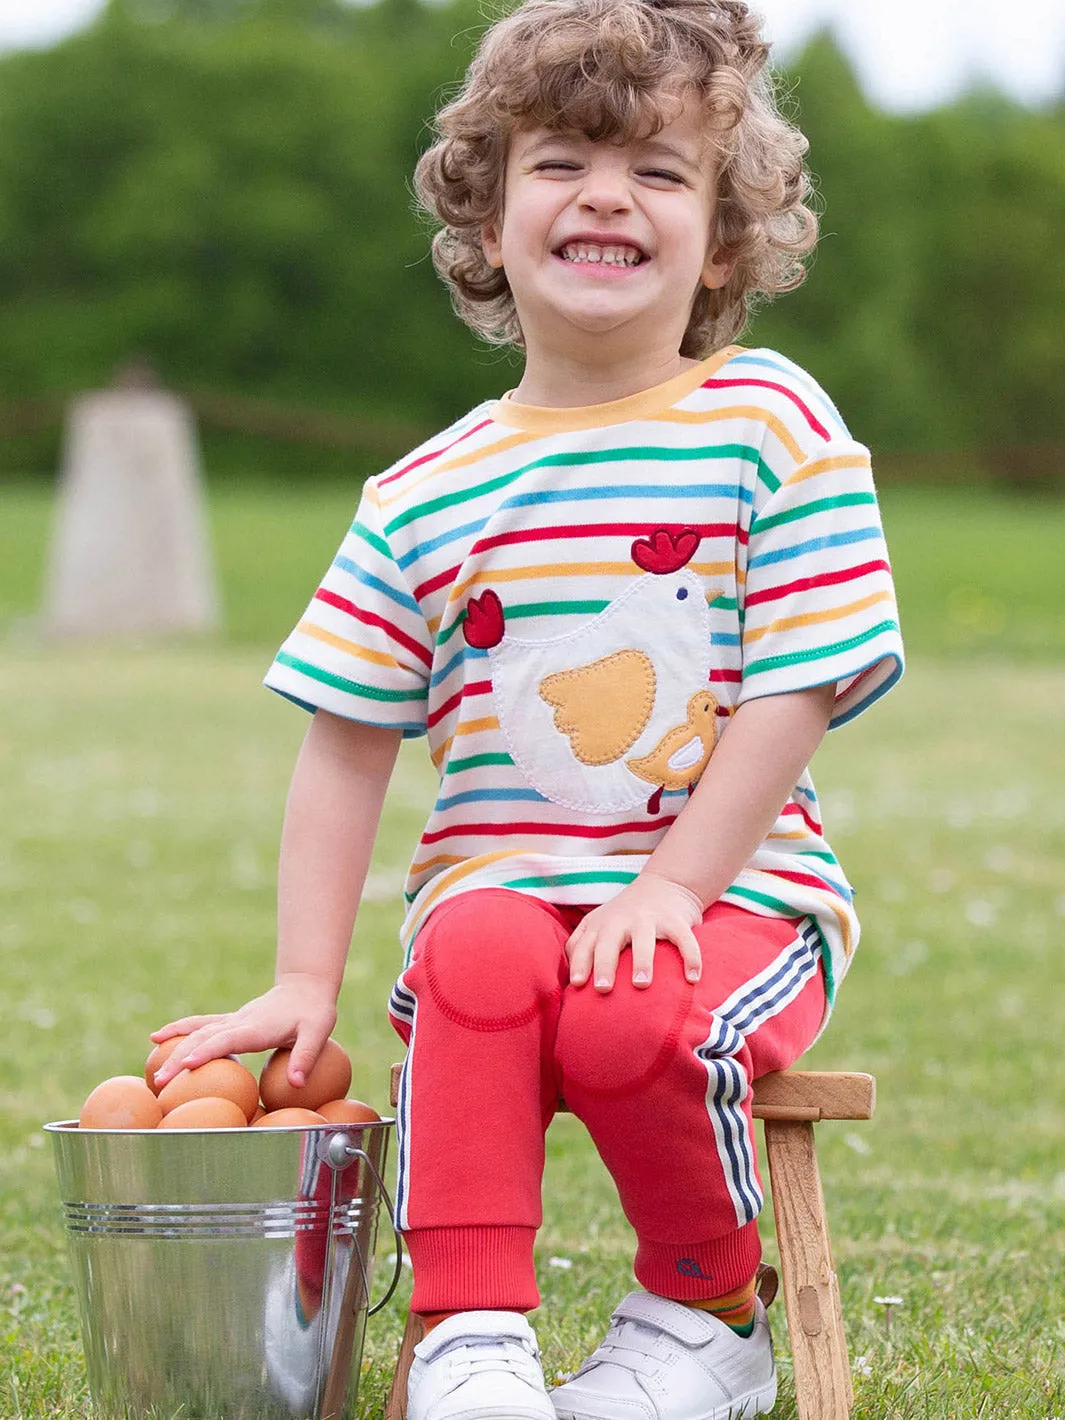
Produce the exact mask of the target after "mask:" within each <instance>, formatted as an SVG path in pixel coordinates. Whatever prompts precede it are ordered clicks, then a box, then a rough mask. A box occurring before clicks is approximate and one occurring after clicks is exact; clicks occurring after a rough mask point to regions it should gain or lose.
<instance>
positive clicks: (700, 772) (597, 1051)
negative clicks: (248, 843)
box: [155, 0, 902, 1420]
mask: <svg viewBox="0 0 1065 1420" xmlns="http://www.w3.org/2000/svg"><path fill="white" fill-rule="evenodd" d="M766 59H767V49H766V46H765V44H764V43H763V41H762V38H761V36H760V33H759V28H758V23H757V21H756V19H755V17H754V16H752V15H751V14H749V13H748V9H747V6H746V5H745V4H742V3H739V0H710V2H709V3H704V2H703V0H527V3H525V4H524V5H523V6H522V7H521V8H520V9H519V10H518V11H517V12H516V13H515V14H513V15H512V16H511V17H510V18H507V19H504V20H502V21H501V22H499V23H498V24H496V25H495V26H494V27H493V28H492V29H491V30H490V31H489V32H488V34H487V35H486V36H485V38H484V40H483V42H482V44H481V46H480V49H479V51H478V54H477V56H476V58H475V59H474V61H473V64H472V65H471V67H470V70H469V73H468V75H467V79H466V83H465V86H464V88H463V90H462V92H461V93H460V94H459V96H458V97H457V98H456V99H455V100H454V101H453V102H452V103H450V104H448V106H447V107H446V108H445V109H444V110H443V111H442V113H441V114H440V116H439V134H438V142H437V143H436V144H435V146H434V147H433V148H431V150H430V151H429V152H428V153H426V155H425V156H424V157H423V159H422V160H421V163H420V164H419V168H418V174H417V180H418V190H419V194H420V197H421V200H422V202H423V204H424V205H425V206H426V208H427V209H428V210H429V211H430V212H431V213H433V214H434V216H435V217H436V219H437V221H438V223H439V224H440V231H439V232H438V235H437V237H436V239H435V243H434V252H435V258H436V263H437V267H438V269H439V271H440V273H441V275H442V276H443V278H444V280H445V281H446V282H447V283H448V285H449V287H450V289H451V292H452V295H453V298H454V302H455V305H456V308H457V310H458V313H459V314H460V315H461V316H462V318H463V319H464V320H466V321H467V323H468V324H470V325H471V326H472V327H473V328H474V329H475V330H476V331H478V332H479V333H480V334H482V335H484V336H486V337H487V338H489V339H490V340H494V341H509V342H512V343H514V344H517V345H519V346H520V347H521V348H522V349H523V351H524V355H525V368H524V373H523V375H522V379H521V382H520V384H519V385H518V387H517V388H516V389H515V390H513V391H512V392H511V393H510V394H507V395H504V396H503V397H502V398H500V399H493V400H489V401H487V402H486V403H484V404H481V405H479V406H478V407H477V408H476V409H474V410H473V411H472V412H471V413H469V414H467V415H465V416H464V417H463V418H461V419H459V420H458V421H457V422H456V423H455V424H453V425H452V426H451V427H450V428H448V429H446V430H445V431H444V432H443V433H442V434H440V435H438V436H437V437H435V438H433V439H431V440H429V442H428V443H426V444H425V445H423V446H422V447H421V448H419V449H418V450H416V451H415V452H414V453H413V454H412V455H410V456H409V457H408V458H405V459H403V460H401V461H400V462H399V463H397V464H396V465H394V466H393V467H392V468H390V469H389V470H387V472H385V473H383V474H381V475H380V476H379V477H376V478H371V479H370V480H369V481H368V483H367V485H366V488H365V493H364V495H363V499H362V503H361V505H360V508H359V511H358V514H357V517H356V520H355V522H354V524H353V526H352V528H351V530H350V532H349V533H348V535H347V536H346V538H345V539H344V542H343V544H342V546H341V548H340V551H339V553H338V554H337V557H336V559H335V560H334V562H333V564H332V566H331V567H330V568H329V570H328V572H327V573H326V575H325V578H324V580H323V582H322V585H321V587H320V588H319V590H318V591H317V593H316V594H315V596H314V598H313V600H312V602H311V604H310V607H309V608H308V610H307V612H306V613H305V615H304V618H303V620H302V621H301V622H300V623H299V625H298V626H297V628H296V629H295V631H293V633H292V635H291V636H290V637H289V639H288V640H287V641H286V642H285V644H284V646H283V648H282V649H281V650H280V651H279V653H278V655H277V658H276V660H275V662H274V664H273V666H272V668H271V670H270V672H269V674H268V676H267V684H268V685H269V686H270V687H271V688H272V689H274V690H277V691H279V692H280V693H281V694H282V695H285V696H287V697H289V698H290V699H292V700H294V701H296V702H297V703H298V704H300V705H303V706H304V707H305V708H307V709H310V710H312V711H314V712H315V714H314V718H313V720H312V721H311V724H310V727H309V729H308V732H307V737H306V740H305V742H304V745H303V748H302V750H301V752H300V755H299V759H298V763H297V766H296V770H295V774H294V777H293V781H292V788H291V792H290V796H289V800H288V806H287V810H286V816H285V825H284V831H283V836H282V856H281V869H280V889H279V948H278V960H277V975H276V984H275V986H274V987H273V989H272V990H270V991H268V992H267V993H266V994H265V995H264V996H261V997H259V998H258V999H257V1000H254V1001H252V1002H250V1003H249V1004H248V1005H246V1006H244V1007H243V1008H242V1009H241V1010H239V1011H237V1012H235V1013H232V1014H229V1015H222V1016H215V1017H192V1018H187V1019H185V1020H183V1021H177V1022H174V1023H173V1024H172V1025H170V1026H168V1027H166V1028H165V1029H164V1030H162V1031H158V1032H156V1036H155V1038H156V1039H162V1038H165V1037H166V1036H167V1035H170V1034H175V1033H178V1032H191V1035H190V1038H189V1040H188V1041H187V1042H186V1043H185V1044H184V1045H183V1046H182V1048H181V1049H180V1050H179V1051H176V1052H175V1053H174V1055H173V1056H172V1057H171V1060H170V1062H169V1063H168V1065H167V1066H165V1067H164V1070H163V1071H162V1072H161V1077H163V1078H166V1077H169V1076H171V1075H172V1074H174V1073H175V1072H176V1071H177V1070H178V1069H179V1068H181V1067H182V1066H183V1065H187V1066H194V1065H197V1064H201V1063H203V1062H204V1061H206V1060H207V1059H209V1058H211V1057H213V1056H216V1055H220V1054H223V1053H225V1052H228V1051H247V1050H260V1049H265V1048H268V1047H272V1046H276V1045H279V1044H288V1043H294V1050H293V1054H292V1059H291V1066H290V1074H291V1078H292V1080H293V1082H294V1083H297V1084H298V1083H301V1082H302V1080H303V1078H304V1077H305V1074H306V1072H307V1070H308V1069H309V1068H310V1066H311V1064H312V1063H313V1061H314V1060H315V1058H316V1056H317V1053H318V1051H319V1049H320V1048H321V1045H322V1043H323V1041H324V1040H325V1039H326V1037H327V1035H328V1034H329V1031H330V1030H331V1028H332V1026H333V1024H334V1021H335V1019H336V1001H337V994H338V992H339V989H340V984H341V978H342V973H343V969H344V961H345V957H346V954H347V951H348V948H349V942H350V937H351V932H352V925H353V922H354V918H355V914H356V910H357V907H358V903H359V895H360V891H361V889H362V885H363V880H364V877H365V874H366V869H367V864H368V861H369V858H370V852H371V847H372V844H373V839H374V834H375V832H376V827H377V821H378V815H379V811H380V807H381V803H382V799H383V797H384V794H385V788H386V785H387V782H388V779H389V774H390V771H391V769H392V766H393V762H394V760H395V756H396V752H397V749H398V745H399V742H400V739H401V738H402V737H403V736H414V735H422V734H425V735H427V736H428V740H429V749H430V753H431V754H432V758H433V761H434V763H435V765H436V767H437V769H438V770H439V773H440V793H439V797H438V799H437V801H436V804H435V806H434V808H433V810H432V813H431V815H430V818H429V822H428V824H427V826H426V829H425V832H424V834H423V835H422V839H421V842H420V844H419V846H418V849H417V852H416V855H415V859H414V862H413V864H412V866H411V869H410V876H409V880H408V885H407V887H408V892H407V902H408V910H407V916H406V921H405V923H404V925H403V929H402V940H403V943H404V946H405V948H406V953H407V958H406V966H405V969H404V971H403V973H402V975H401V976H400V977H399V980H398V981H397V983H396V987H395V990H394V992H393V995H392V1001H391V1007H390V1010H391V1015H392V1019H393V1022H394V1024H395V1027H396V1029H397V1031H398V1032H399V1034H400V1035H401V1036H402V1037H403V1039H404V1041H405V1042H406V1043H407V1047H408V1048H407V1055H406V1064H405V1067H404V1071H403V1078H402V1089H401V1100H400V1104H399V1109H398V1127H399V1136H398V1137H399V1178H398V1192H397V1208H398V1216H399V1221H400V1225H401V1227H402V1229H403V1230H404V1233H405V1237H406V1243H407V1246H408V1248H409V1250H410V1255H411V1258H412V1261H413V1266H414V1296H413V1301H412V1306H413V1308H414V1310H415V1311H417V1312H420V1313H421V1314H423V1315H424V1316H425V1318H426V1320H427V1324H428V1326H429V1327H430V1329H429V1331H428V1334H427V1336H426V1339H425V1340H424V1341H423V1342H422V1343H421V1344H420V1345H419V1346H418V1348H417V1352H416V1358H415V1362H414V1366H413V1369H412V1371H411V1378H410V1386H409V1398H408V1412H407V1413H408V1416H409V1417H410V1420H500V1417H507V1418H508V1420H553V1418H554V1417H555V1416H557V1417H560V1420H566V1417H571V1418H572V1420H615V1417H617V1416H630V1417H633V1420H725V1417H735V1416H739V1415H741V1414H742V1415H754V1414H758V1413H762V1412H765V1411H768V1410H769V1409H770V1408H771V1406H772V1405H773V1402H774V1399H775V1395H776V1380H775V1374H774V1366H773V1355H772V1347H771V1344H770V1337H769V1331H768V1327H767V1325H766V1320H765V1314H764V1310H763V1308H762V1306H761V1303H760V1302H759V1301H758V1300H756V1298H755V1295H754V1278H755V1271H756V1268H757V1266H758V1262H759V1256H760V1251H759V1242H758V1233H757V1225H756V1219H757V1216H758V1212H759V1210H760V1208H761V1206H762V1190H761V1185H760V1182H759V1177H758V1170H757V1166H756V1158H755V1147H754V1143H753V1140H752V1121H751V1104H750V1099H751V1082H752V1080H753V1079H755V1078H756V1077H757V1076H758V1075H760V1074H763V1073H765V1072H766V1071H770V1070H779V1069H784V1068H786V1067H787V1066H789V1065H791V1064H792V1063H793V1062H794V1061H795V1060H796V1059H797V1058H798V1056H800V1055H801V1054H802V1053H803V1051H804V1050H806V1048H807V1047H808V1046H809V1045H810V1043H811V1042H812V1041H813V1040H814V1038H815V1037H816V1036H817V1035H818V1033H819V1031H820V1030H821V1028H822V1026H823V1025H824V1022H825V1019H826V1016H827V1014H828V1011H829V1009H830V1006H831V1003H832V1001H833V998H834V995H835V992H836V988H837V987H838V985H839V982H840V980H841V979H842V977H843V974H844V972H845V971H846V969H847V966H848V964H849V962H850V960H851V956H852V953H853V951H854V948H855V945H856V943H857V938H858V926H857V921H856V919H855V916H854V912H853V910H852V907H851V892H850V889H849V887H848V885H847V882H846V879H845V877H844V875H843V873H842V871H841V869H840V867H839V864H838V863H837V861H836V859H835V857H834V856H833V853H832V851H831V849H830V848H829V846H828V844H827V842H826V841H825V838H824V837H823V836H822V830H821V822H820V814H819V810H818V803H817V799H816V796H815V794H814V790H813V786H812V784H811V782H810V779H809V776H808V774H807V771H806V766H807V763H808V761H809V760H810V757H811V756H812V754H813V752H814V750H815V749H816V747H817V745H818V743H819V741H820V740H821V737H822V735H823V734H824V732H825V730H826V728H827V727H828V726H829V725H830V724H832V725H839V724H842V723H844V722H845V721H847V720H850V719H852V718H853V717H854V716H855V715H857V714H859V713H860V711H862V710H863V709H864V708H865V707H866V706H867V705H869V704H871V703H872V702H873V701H874V700H876V699H877V698H878V697H879V696H880V695H882V694H883V693H884V691H885V690H887V689H888V687H889V686H890V685H891V684H892V683H893V682H894V681H895V680H896V679H897V677H898V676H899V674H900V673H901V667H902V648H901V642H900V638H899V631H898V625H897V617H896V610H895V600H894V594H893V590H892V583H891V574H890V569H889V566H888V562H887V555H886V551H885V547H884V542H883V536H882V532H881V527H880V520H879V515H878V512H877V506H876V500H875V495H874V492H873V484H872V480H871V475H870V469H869V456H868V454H867V452H866V450H865V449H864V448H862V447H861V445H859V444H858V443H856V442H855V441H854V440H853V439H852V438H851V437H850V435H849V434H848V432H847V430H846V428H845V427H844V425H843V423H842V421H841V419H840V417H839V415H838V414H837V412H836V410H835V409H834V408H833V406H832V404H831V402H830V400H829V399H828V398H827V396H826V395H825V394H824V393H823V392H822V391H821V390H820V389H819V388H818V386H817V385H816V384H815V383H814V381H813V380H812V379H811V378H810V377H809V376H808V375H806V374H804V373H803V372H802V371H801V370H799V369H798V368H796V366H795V365H793V364H792V363H790V362H789V361H788V360H786V359H785V358H784V357H783V356H781V355H778V354H776V353H774V352H772V351H769V350H744V349H742V348H740V347H738V346H735V345H732V344H730V343H729V342H730V341H731V340H733V339H734V338H735V336H736V335H737V334H738V332H739V331H740V330H741V329H742V327H743V325H744V323H745V320H746V316H747V313H748V309H749V304H750V302H751V299H752V297H755V296H756V295H758V294H759V293H763V294H773V293H775V292H778V291H781V290H784V289H787V288H789V287H791V286H794V285H796V284H797V283H798V281H799V280H800V279H801V276H802V268H801V257H802V255H803V254H804V253H806V252H807V251H808V250H809V249H810V248H811V246H812V245H813V242H814V239H815V221H814V218H813V216H812V214H811V213H810V211H809V210H808V209H807V208H806V207H805V206H804V201H803V199H804V197H805V196H806V194H807V193H808V190H809V189H808V181H807V178H806V175H805V173H804V171H803V155H804V152H805V147H806V144H805V140H804V139H803V138H802V135H801V134H800V133H798V132H797V131H796V130H795V129H794V128H793V127H791V126H790V125H789V124H788V123H787V122H785V121H784V120H783V119H782V118H781V117H780V115H779V113H778V112H777V110H776V107H775V105H774V101H773V95H772V88H771V84H770V80H769V77H768V75H767V72H766ZM473 1098H475V1099H476V1100H477V1107H476V1109H471V1108H468V1106H467V1103H466V1102H467V1101H468V1100H470V1099H473ZM560 1098H564V1099H565V1101H566V1103H567V1105H568V1106H569V1108H570V1109H571V1110H572V1111H573V1112H574V1113H575V1114H576V1115H577V1116H578V1117H579V1118H580V1119H581V1120H583V1122H584V1123H585V1125H586V1126H587V1128H588V1130H589V1131H590V1133H591V1135H592V1138H593V1139H594V1141H595V1143H596V1146H597V1148H598V1150H599V1152H600V1154H601V1155H602V1157H603V1160H604V1161H605V1163H606V1166H607V1168H608V1169H609V1171H610V1173H611V1175H612V1177H613V1179H614V1181H615V1183H616V1185H617V1188H618V1192H619V1195H620V1199H621V1204H622V1207H623V1208H624V1211H625V1214H626V1216H627V1218H628V1219H629V1221H630V1222H631V1224H632V1226H633V1228H634V1230H635V1233H636V1238H637V1249H636V1257H635V1264H634V1265H635V1273H636V1277H637V1279H638V1281H639V1282H640V1284H641V1290H639V1291H636V1292H633V1293H632V1294H631V1295H630V1296H629V1297H627V1298H625V1300H624V1301H623V1302H622V1303H621V1305H620V1306H619V1307H618V1309H617V1311H616V1312H615V1314H614V1317H613V1320H612V1322H611V1327H610V1332H609V1335H608V1336H607V1338H606V1339H605V1341H604V1342H603V1343H602V1345H601V1346H600V1347H599V1348H598V1350H597V1351H596V1352H595V1353H594V1354H593V1356H592V1357H591V1359H590V1360H589V1361H588V1362H587V1363H586V1364H585V1365H584V1366H583V1367H582V1368H581V1369H580V1371H579V1372H578V1373H577V1374H576V1376H575V1377H574V1378H573V1379H572V1380H570V1381H569V1382H567V1383H566V1384H564V1385H562V1386H560V1387H558V1388H557V1389H555V1390H554V1391H553V1392H552V1393H551V1394H550V1395H549V1394H548V1393H547V1391H546V1389H545V1386H544V1380H543V1375H542V1372H541V1369H540V1364H539V1359H538V1355H539V1353H538V1350H537V1345H536V1341H535V1337H534V1334H533V1331H532V1328H531V1327H530V1325H529V1323H528V1321H527V1320H526V1317H525V1313H526V1312H528V1311H530V1310H532V1309H533V1308H535V1307H536V1306H537V1304H538V1301H539V1296H538V1292H537V1288H536V1280H535V1276H534V1271H533V1241H534V1238H535V1235H536V1229H537V1227H538V1225H539V1223H540V1221H541V1211H540V1181H541V1172H542V1167H543V1159H544V1130H545V1128H546V1126H547V1124H548V1122H549V1121H550V1119H551V1117H552V1114H553V1113H554V1111H555V1109H556V1108H557V1105H558V1101H559V1099H560Z"/></svg>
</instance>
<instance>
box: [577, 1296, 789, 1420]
mask: <svg viewBox="0 0 1065 1420" xmlns="http://www.w3.org/2000/svg"><path fill="white" fill-rule="evenodd" d="M776 1398H777V1377H776V1369H775V1367H774V1365H773V1343H772V1340H771V1338H770V1335H769V1324H768V1322H767V1321H766V1316H765V1307H763V1305H762V1303H761V1302H760V1301H756V1302H755V1313H754V1331H753V1332H752V1333H751V1335H750V1336H738V1335H737V1334H736V1332H734V1331H733V1330H732V1328H731V1327H729V1326H726V1325H725V1323H724V1322H723V1321H719V1320H718V1318H717V1317H716V1316H712V1315H711V1314H710V1313H709V1312H704V1311H700V1310H699V1309H698V1308H697V1307H686V1306H683V1305H682V1304H681V1303H680V1302H671V1301H669V1300H668V1299H667V1298H665V1297H656V1296H654V1295H653V1294H652V1293H650V1292H632V1293H630V1295H629V1296H627V1297H626V1298H625V1300H624V1301H623V1302H622V1303H621V1305H620V1306H619V1307H618V1309H617V1311H616V1312H615V1313H614V1315H613V1317H612V1318H611V1321H610V1330H609V1332H608V1333H607V1335H606V1337H605V1339H604V1340H603V1341H602V1342H601V1343H600V1345H599V1346H598V1347H597V1348H596V1350H595V1351H594V1352H593V1353H592V1355H591V1356H590V1357H589V1358H588V1360H587V1361H585V1363H584V1365H583V1366H582V1367H581V1368H580V1370H579V1371H578V1372H577V1373H576V1375H575V1376H574V1377H573V1379H572V1380H570V1381H567V1382H566V1384H565V1385H561V1386H558V1387H557V1389H555V1390H553V1391H552V1392H551V1403H552V1404H553V1405H554V1407H555V1415H556V1416H557V1417H558V1420H741V1417H746V1416H750V1415H764V1414H766V1413H767V1412H768V1411H770V1410H772V1408H773V1404H774V1402H775V1401H776Z"/></svg>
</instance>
